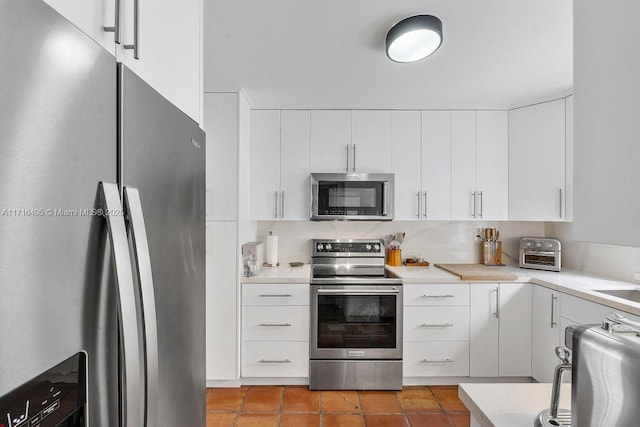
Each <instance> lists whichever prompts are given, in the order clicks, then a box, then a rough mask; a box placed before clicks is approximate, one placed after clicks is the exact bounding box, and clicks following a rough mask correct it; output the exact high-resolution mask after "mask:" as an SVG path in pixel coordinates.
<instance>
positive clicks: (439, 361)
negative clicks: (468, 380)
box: [420, 357, 453, 363]
mask: <svg viewBox="0 0 640 427" xmlns="http://www.w3.org/2000/svg"><path fill="white" fill-rule="evenodd" d="M420 363H453V359H449V358H448V357H447V358H446V359H442V360H427V359H422V360H421V361H420Z"/></svg>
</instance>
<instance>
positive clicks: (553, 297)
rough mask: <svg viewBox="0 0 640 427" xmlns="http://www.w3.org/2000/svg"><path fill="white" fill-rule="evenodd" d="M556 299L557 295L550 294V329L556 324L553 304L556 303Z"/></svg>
mask: <svg viewBox="0 0 640 427" xmlns="http://www.w3.org/2000/svg"><path fill="white" fill-rule="evenodd" d="M557 299H558V297H557V296H555V295H554V294H551V329H553V328H555V327H556V326H557V325H558V323H557V322H556V321H555V317H556V313H555V311H556V310H555V305H556V300H557Z"/></svg>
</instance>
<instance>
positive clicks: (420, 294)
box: [403, 283, 469, 383]
mask: <svg viewBox="0 0 640 427" xmlns="http://www.w3.org/2000/svg"><path fill="white" fill-rule="evenodd" d="M403 331H404V333H403V335H404V349H403V351H404V356H403V359H404V360H403V376H404V377H405V382H411V383H414V382H415V379H416V378H419V377H466V376H469V285H468V284H466V283H463V284H451V285H427V284H425V285H408V286H405V288H404V320H403ZM408 378H413V380H408Z"/></svg>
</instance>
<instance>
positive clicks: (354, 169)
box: [351, 144, 356, 172]
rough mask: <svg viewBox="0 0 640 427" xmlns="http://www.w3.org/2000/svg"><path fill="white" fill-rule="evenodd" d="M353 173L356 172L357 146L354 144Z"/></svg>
mask: <svg viewBox="0 0 640 427" xmlns="http://www.w3.org/2000/svg"><path fill="white" fill-rule="evenodd" d="M351 171H352V172H355V171H356V144H353V168H352V169H351Z"/></svg>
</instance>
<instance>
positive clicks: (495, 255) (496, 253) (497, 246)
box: [477, 228, 504, 265]
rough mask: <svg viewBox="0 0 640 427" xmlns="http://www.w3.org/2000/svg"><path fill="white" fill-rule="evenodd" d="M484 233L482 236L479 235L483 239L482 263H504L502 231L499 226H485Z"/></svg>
mask: <svg viewBox="0 0 640 427" xmlns="http://www.w3.org/2000/svg"><path fill="white" fill-rule="evenodd" d="M482 234H483V235H482V236H480V235H478V236H477V237H480V238H481V239H482V263H483V264H484V265H504V264H503V263H502V241H501V240H500V231H498V229H497V228H485V229H484V230H483V232H482ZM483 236H484V237H483Z"/></svg>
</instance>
